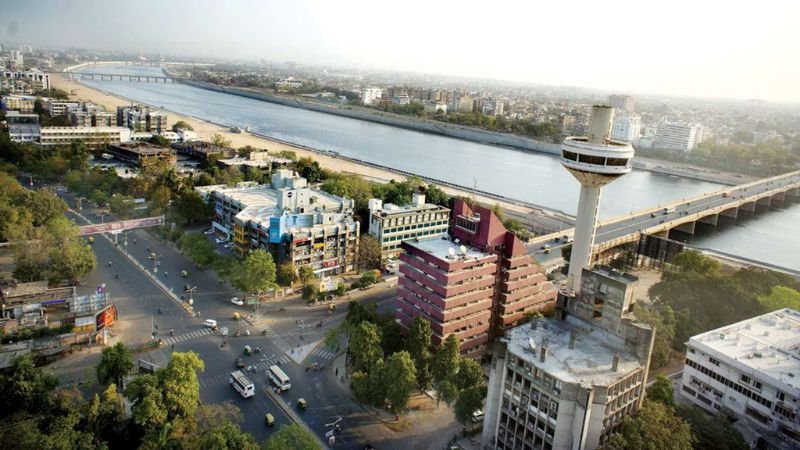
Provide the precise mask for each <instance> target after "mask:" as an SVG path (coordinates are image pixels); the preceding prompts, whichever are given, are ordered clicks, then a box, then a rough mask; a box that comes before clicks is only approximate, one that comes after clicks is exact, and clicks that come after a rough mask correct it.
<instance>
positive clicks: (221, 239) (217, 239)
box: [214, 237, 228, 244]
mask: <svg viewBox="0 0 800 450" xmlns="http://www.w3.org/2000/svg"><path fill="white" fill-rule="evenodd" d="M214 242H216V243H217V244H224V243H226V242H228V238H224V237H218V238H216V239H214Z"/></svg>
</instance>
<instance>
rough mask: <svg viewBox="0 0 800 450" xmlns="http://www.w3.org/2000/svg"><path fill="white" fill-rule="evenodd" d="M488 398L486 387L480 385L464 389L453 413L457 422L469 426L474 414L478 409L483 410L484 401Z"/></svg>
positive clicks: (454, 406)
mask: <svg viewBox="0 0 800 450" xmlns="http://www.w3.org/2000/svg"><path fill="white" fill-rule="evenodd" d="M484 398H486V386H485V385H478V386H472V387H470V388H467V389H464V390H462V391H461V393H460V394H459V395H458V399H457V400H456V403H455V405H453V413H454V414H455V416H456V420H458V421H459V422H461V423H462V424H467V423H469V422H470V420H471V419H472V413H473V412H475V411H476V410H478V409H483V399H484Z"/></svg>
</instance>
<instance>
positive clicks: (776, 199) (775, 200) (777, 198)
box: [771, 192, 786, 208]
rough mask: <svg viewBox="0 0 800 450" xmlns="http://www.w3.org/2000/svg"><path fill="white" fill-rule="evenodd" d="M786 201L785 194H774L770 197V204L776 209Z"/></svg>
mask: <svg viewBox="0 0 800 450" xmlns="http://www.w3.org/2000/svg"><path fill="white" fill-rule="evenodd" d="M785 200H786V193H785V192H776V193H775V195H773V196H772V199H771V202H772V204H774V205H775V206H776V207H778V208H780V207H782V206H783V203H784V202H785Z"/></svg>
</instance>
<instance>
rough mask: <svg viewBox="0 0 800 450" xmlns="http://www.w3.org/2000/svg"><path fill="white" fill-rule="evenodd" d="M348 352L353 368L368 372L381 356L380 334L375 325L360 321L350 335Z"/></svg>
mask: <svg viewBox="0 0 800 450" xmlns="http://www.w3.org/2000/svg"><path fill="white" fill-rule="evenodd" d="M349 348H350V354H351V355H352V356H353V370H354V371H359V370H360V371H363V372H367V373H370V371H371V370H372V366H374V365H375V363H377V362H378V360H380V359H381V358H382V356H383V351H382V349H381V334H380V330H379V329H378V327H377V325H375V324H374V323H370V322H367V321H362V322H361V323H360V324H358V326H357V327H356V328H355V330H354V331H353V333H352V334H351V335H350V347H349Z"/></svg>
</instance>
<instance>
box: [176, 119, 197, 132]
mask: <svg viewBox="0 0 800 450" xmlns="http://www.w3.org/2000/svg"><path fill="white" fill-rule="evenodd" d="M178 130H189V131H194V128H192V126H191V125H189V124H188V123H186V121H183V120H179V121H177V122H175V123H174V124H173V125H172V131H174V132H176V133H177V132H178Z"/></svg>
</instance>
